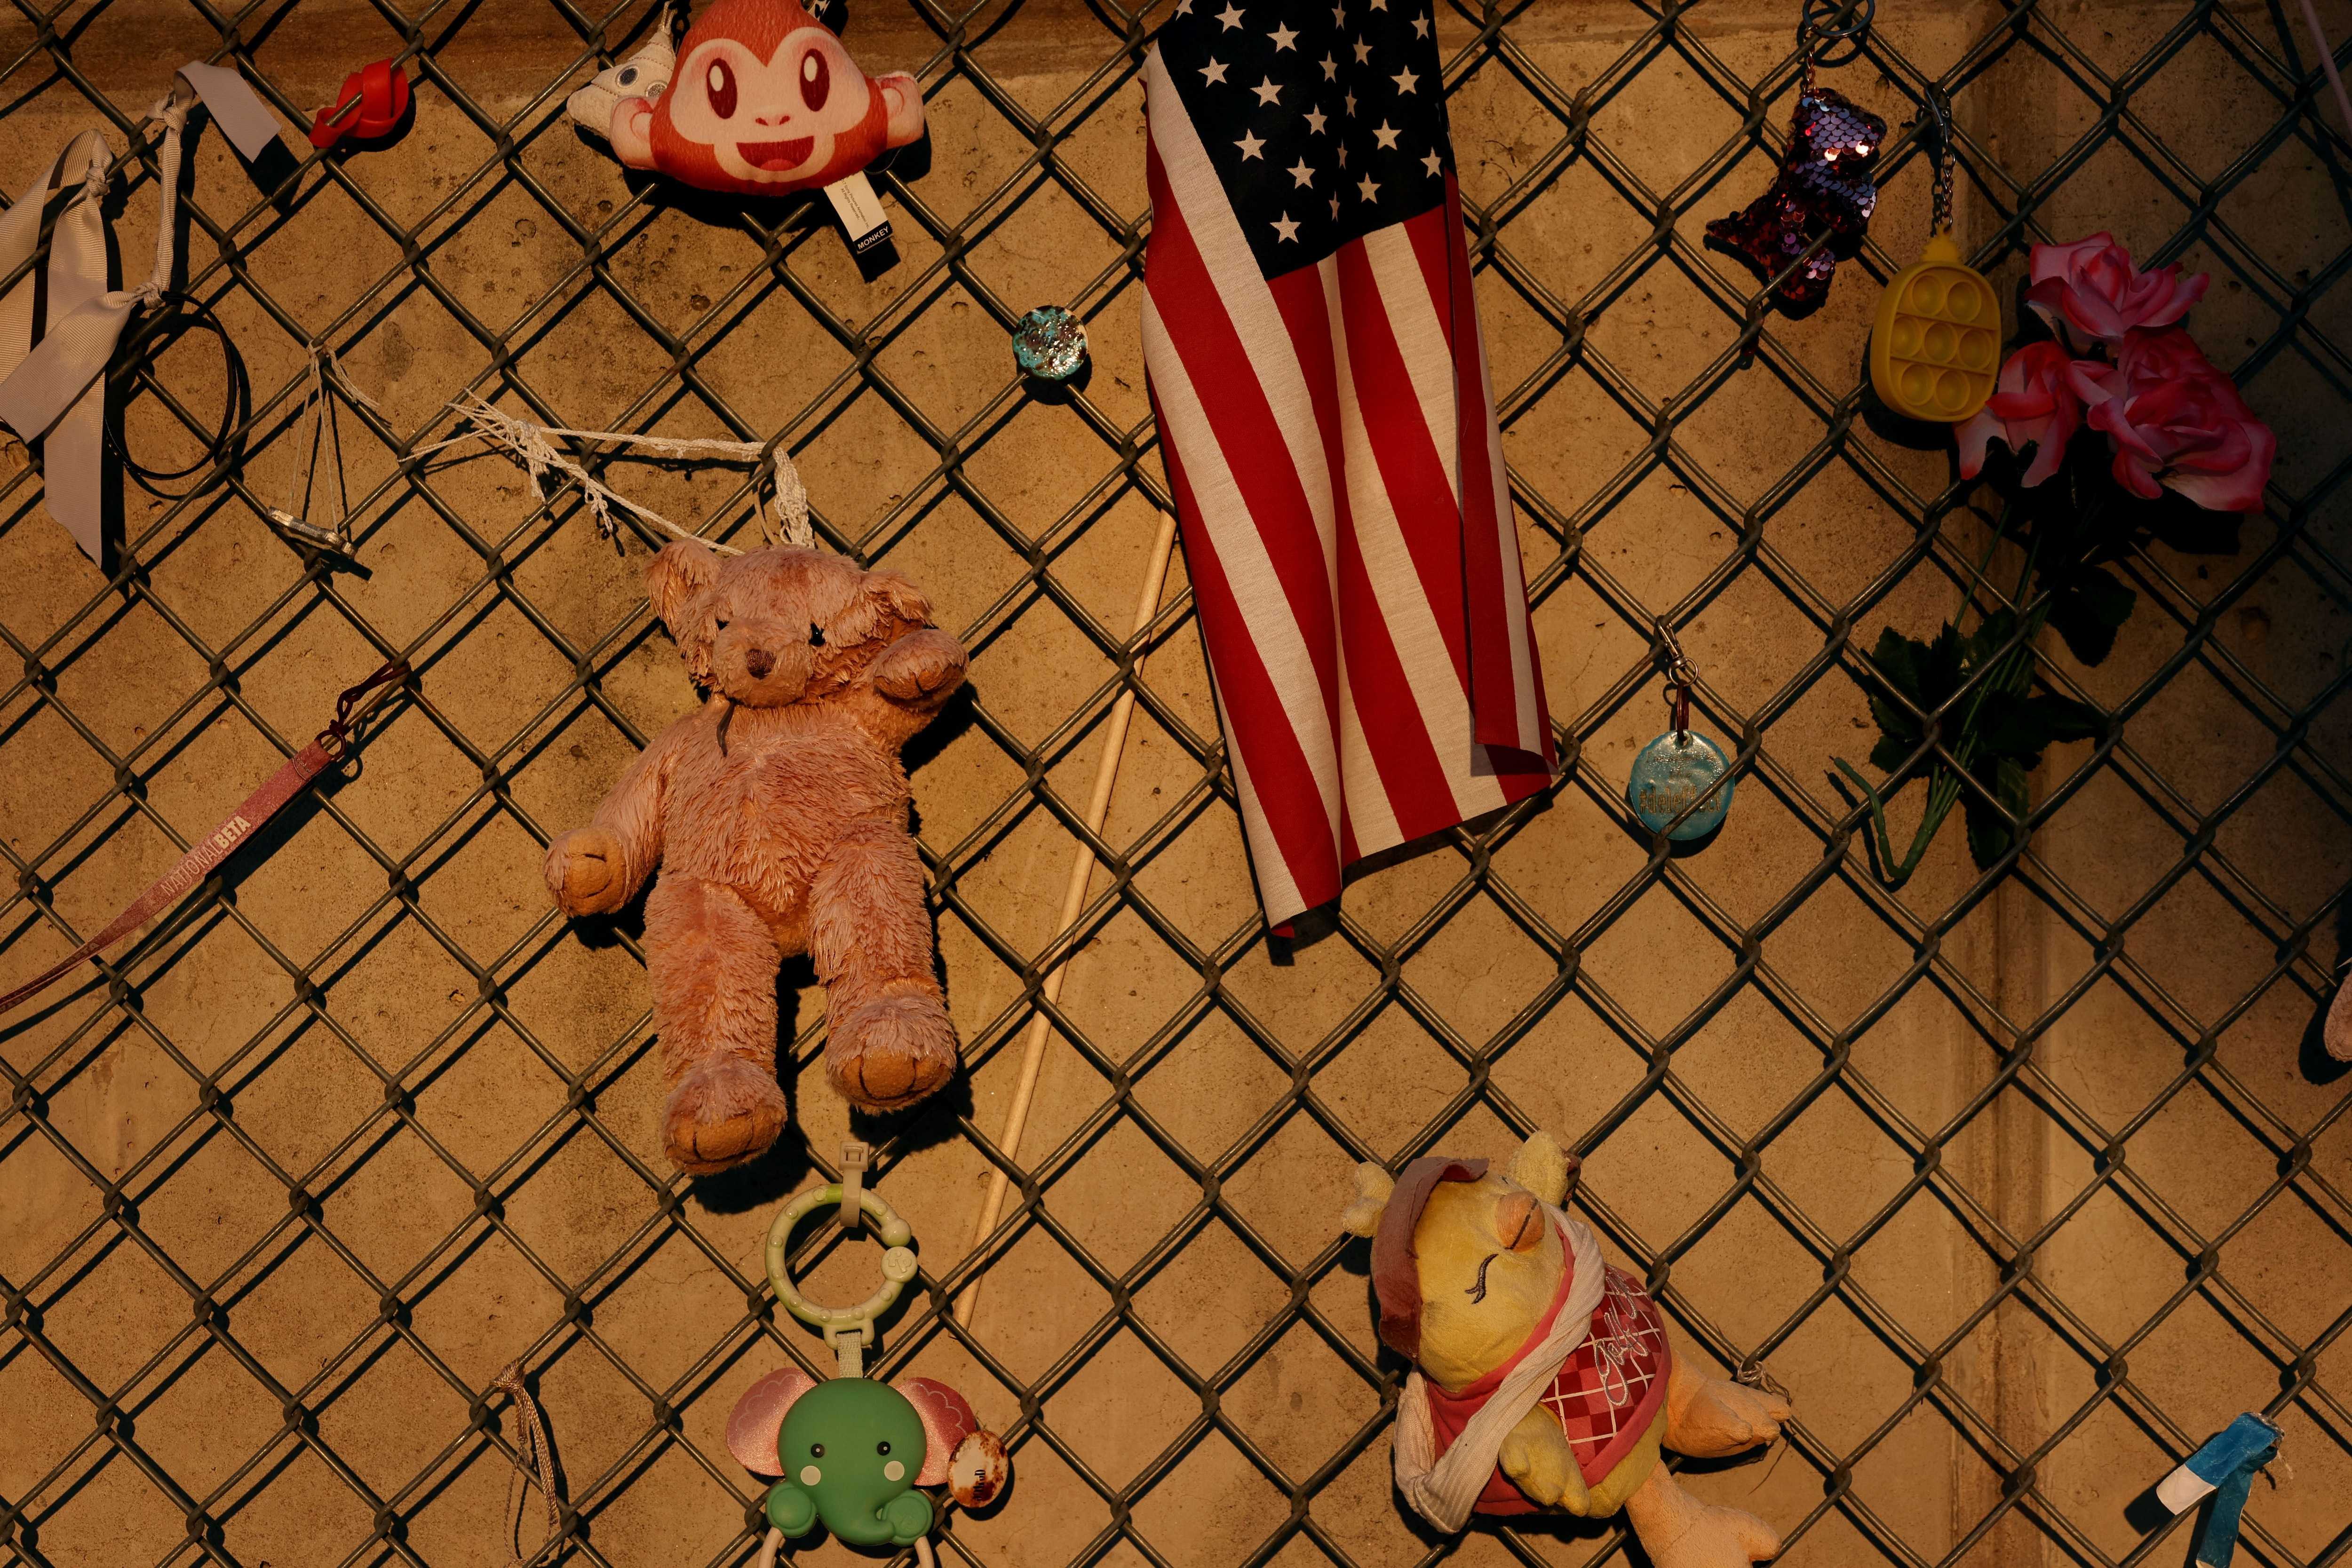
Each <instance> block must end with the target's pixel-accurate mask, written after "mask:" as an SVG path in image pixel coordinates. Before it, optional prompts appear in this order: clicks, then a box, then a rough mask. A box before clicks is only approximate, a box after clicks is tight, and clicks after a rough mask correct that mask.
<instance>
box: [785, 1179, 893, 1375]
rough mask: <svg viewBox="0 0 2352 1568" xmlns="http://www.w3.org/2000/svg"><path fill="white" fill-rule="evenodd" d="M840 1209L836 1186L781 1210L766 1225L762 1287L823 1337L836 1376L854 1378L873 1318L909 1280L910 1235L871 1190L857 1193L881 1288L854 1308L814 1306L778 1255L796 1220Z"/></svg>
mask: <svg viewBox="0 0 2352 1568" xmlns="http://www.w3.org/2000/svg"><path fill="white" fill-rule="evenodd" d="M828 1207H830V1208H835V1209H838V1208H839V1207H841V1184H840V1183H839V1182H835V1183H833V1184H831V1185H830V1186H817V1187H811V1188H810V1189H809V1190H808V1191H806V1192H804V1193H803V1194H801V1195H800V1197H796V1198H794V1199H793V1201H792V1202H790V1203H788V1204H786V1205H785V1206H784V1211H783V1212H782V1214H779V1215H778V1216H776V1222H775V1223H774V1224H773V1225H771V1226H770V1227H768V1283H769V1284H770V1285H772V1286H773V1287H774V1289H775V1292H776V1300H778V1301H782V1303H783V1304H784V1309H785V1310H786V1311H787V1312H791V1313H792V1314H793V1316H794V1317H796V1318H798V1319H800V1321H801V1322H804V1323H806V1324H808V1326H809V1327H811V1328H813V1329H814V1330H816V1331H817V1332H818V1333H822V1334H824V1343H827V1344H829V1345H831V1346H833V1352H834V1354H835V1357H837V1358H838V1359H839V1361H840V1363H841V1368H842V1370H841V1375H843V1376H845V1377H856V1376H857V1375H859V1363H860V1361H861V1359H862V1358H861V1357H860V1356H859V1354H858V1352H859V1350H860V1348H861V1347H863V1346H865V1345H869V1344H871V1343H874V1320H875V1319H877V1318H878V1317H880V1316H881V1315H882V1314H883V1313H884V1312H888V1311H889V1310H890V1307H891V1305H892V1303H893V1302H895V1301H898V1292H899V1291H902V1290H904V1289H906V1285H907V1281H909V1280H911V1279H913V1278H914V1277H915V1251H914V1248H913V1246H912V1243H913V1241H914V1239H915V1231H914V1228H913V1227H912V1226H910V1225H908V1223H907V1222H906V1221H905V1220H903V1219H901V1218H898V1210H897V1209H895V1208H892V1207H890V1206H889V1205H888V1204H887V1203H885V1202H883V1201H882V1199H881V1198H880V1197H877V1196H876V1195H875V1194H874V1193H873V1192H872V1191H871V1190H866V1191H863V1192H860V1193H859V1194H858V1195H857V1207H858V1210H859V1212H860V1213H862V1214H863V1215H865V1217H866V1218H867V1219H868V1220H869V1221H871V1222H872V1224H873V1228H874V1234H875V1236H876V1237H877V1238H878V1239H880V1241H881V1242H882V1245H883V1247H884V1248H885V1250H884V1252H883V1254H882V1284H881V1287H880V1288H879V1289H877V1291H875V1292H874V1293H873V1294H872V1295H870V1296H868V1297H866V1299H865V1300H864V1301H860V1302H858V1303H857V1305H856V1306H854V1307H827V1306H820V1305H819V1304H817V1303H816V1302H814V1301H810V1300H809V1299H808V1298H807V1297H806V1296H804V1295H803V1294H801V1291H800V1287H799V1286H797V1285H795V1284H793V1276H792V1271H791V1270H790V1269H789V1268H788V1267H787V1266H786V1264H785V1261H784V1251H785V1249H787V1248H788V1247H790V1246H791V1245H792V1239H793V1230H794V1228H797V1227H798V1226H799V1224H800V1222H801V1221H802V1220H803V1219H805V1218H808V1217H809V1216H810V1215H811V1214H813V1213H814V1212H815V1211H816V1210H818V1209H820V1208H828Z"/></svg>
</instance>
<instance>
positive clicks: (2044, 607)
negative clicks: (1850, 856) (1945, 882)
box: [1835, 502, 2052, 887]
mask: <svg viewBox="0 0 2352 1568" xmlns="http://www.w3.org/2000/svg"><path fill="white" fill-rule="evenodd" d="M2008 521H2009V507H2008V504H2007V503H2006V502H2003V504H2002V506H2001V515H2000V519H1999V520H1998V521H1997V522H1996V523H1995V525H1994V528H1993V538H1992V545H1991V547H1989V548H1988V549H1986V551H1985V558H1984V560H1983V561H1982V562H1981V563H1979V566H1978V568H1977V575H1976V576H1975V577H1974V578H1972V579H1970V580H1969V585H1968V587H1966V588H1964V589H1962V590H1961V592H1960V610H1961V612H1962V613H1965V612H1966V611H1967V609H1968V601H1969V595H1970V594H1971V593H1972V592H1973V591H1975V587H1976V584H1977V583H1978V582H1979V581H1981V580H1983V576H1984V573H1985V571H1986V570H1987V569H1988V568H1990V565H1991V564H1992V550H1993V549H1997V548H1999V546H2000V540H2001V538H2003V536H2004V535H2005V534H2006V532H2007V531H2008ZM2042 533H2043V530H2042V529H2038V528H2037V529H2035V530H2034V536H2033V538H2032V542H2030V543H2029V544H2028V545H2027V546H2026V549H2025V559H2024V562H2023V563H2022V565H2021V567H2020V569H2019V571H2018V578H2017V590H2016V591H2015V592H2014V593H2013V594H2012V595H2011V599H2010V602H2011V603H2012V604H2018V603H2023V602H2024V601H2025V595H2026V592H2027V591H2028V590H2029V589H2030V588H2031V587H2032V583H2033V568H2034V564H2035V560H2036V558H2037V557H2038V556H2039V555H2040V553H2041V549H2042ZM2051 604H2052V596H2051V595H2050V594H2048V593H2046V592H2045V593H2043V594H2042V596H2041V597H2040V598H2039V599H2036V600H2035V601H2033V602H2032V604H2031V605H2029V606H2028V607H2027V609H2026V612H2025V614H2024V616H2023V618H2022V619H2021V621H2020V622H2019V623H2018V628H2019V634H2018V637H2017V640H2016V643H2015V645H2014V646H2013V647H2011V648H2008V649H2006V650H2004V651H2003V652H2002V653H2000V654H1999V655H1998V656H1996V657H1995V659H1994V661H1993V664H1992V668H1991V670H1990V672H1989V673H1985V672H1979V673H1978V675H1979V678H1978V679H1977V680H1976V681H1975V683H1974V685H1973V687H1972V689H1971V690H1970V691H1969V695H1968V697H1967V699H1966V701H1965V702H1964V703H1963V704H1962V706H1961V708H1960V711H1959V714H1958V721H1957V724H1956V725H1955V727H1956V728H1957V730H1958V736H1959V738H1958V740H1957V741H1955V742H1954V743H1953V746H1952V760H1951V761H1950V762H1948V763H1946V762H1943V761H1940V760H1937V761H1930V762H1929V763H1928V779H1927V810H1925V811H1924V812H1922V813H1921V814H1920V818H1919V825H1918V827H1917V828H1916V830H1915V831H1913V832H1912V835H1911V844H1910V847H1909V849H1908V850H1906V852H1904V854H1903V855H1902V857H1901V858H1900V859H1899V860H1898V859H1897V858H1896V857H1895V845H1894V841H1893V839H1892V837H1891V836H1890V835H1889V834H1888V832H1887V830H1886V810H1885V800H1884V799H1883V798H1882V797H1881V795H1880V794H1879V792H1878V790H1876V789H1874V788H1872V787H1871V784H1870V782H1869V780H1867V779H1864V778H1863V776H1862V774H1861V773H1860V772H1859V771H1858V770H1857V769H1856V768H1854V767H1853V764H1852V763H1850V762H1848V761H1846V760H1845V759H1844V758H1836V759H1835V760H1836V762H1837V766H1838V768H1839V769H1840V770H1841V771H1843V773H1844V774H1845V776H1846V778H1847V779H1850V780H1852V781H1853V784H1854V785H1855V786H1856V787H1858V788H1859V789H1861V790H1862V792H1863V794H1864V797H1865V798H1866V799H1867V800H1869V802H1870V817H1871V822H1872V825H1873V827H1874V829H1875V830H1876V832H1877V848H1878V861H1879V865H1880V867H1881V871H1880V879H1881V880H1882V881H1884V882H1885V883H1886V885H1887V886H1889V887H1901V886H1902V885H1903V884H1904V883H1906V882H1908V881H1910V880H1911V873H1913V872H1915V871H1916V870H1918V869H1919V862H1920V861H1921V860H1922V859H1923V858H1925V857H1926V855H1927V846H1928V845H1929V844H1931V843H1933V842H1935V841H1936V834H1937V832H1938V831H1941V830H1942V828H1943V826H1944V820H1945V819H1946V818H1947V817H1949V816H1950V815H1951V814H1952V809H1953V808H1954V807H1955V806H1958V804H1959V803H1960V797H1961V794H1962V792H1963V791H1964V790H1965V789H1967V787H1968V785H1967V779H1968V776H1969V773H1970V771H1971V770H1972V769H1973V768H1974V767H1975V765H1976V759H1977V750H1978V747H1979V744H1980V743H1979V739H1978V731H1977V715H1978V713H1979V710H1981V709H1982V707H1983V706H1984V702H1985V698H1986V697H1987V696H1988V695H1990V694H1991V693H1993V692H1996V691H1998V692H2001V693H2004V694H2007V695H2018V694H2020V693H2021V692H2023V691H2024V689H2025V688H2026V686H2027V685H2029V684H2031V682H2032V674H2033V639H2034V638H2035V637H2037V636H2039V635H2040V634H2041V632H2042V626H2043V624H2044V623H2045V622H2048V620H2049V619H2050V608H2051ZM1953 623H1954V625H1955V626H1957V625H1958V616H1957V615H1956V616H1955V617H1954V620H1953ZM1945 724H1946V720H1945V719H1943V718H1937V719H1935V720H1934V725H1935V733H1936V734H1938V735H1940V734H1942V733H1943V731H1944V727H1945Z"/></svg>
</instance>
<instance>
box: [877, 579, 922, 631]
mask: <svg viewBox="0 0 2352 1568" xmlns="http://www.w3.org/2000/svg"><path fill="white" fill-rule="evenodd" d="M866 599H867V600H868V601H870V602H871V603H872V604H873V606H874V612H875V614H876V616H877V619H878V618H882V617H888V618H890V619H894V620H898V621H903V622H906V623H907V624H908V625H909V626H928V625H929V624H930V623H931V601H929V599H926V598H925V597H923V591H922V590H921V589H919V588H917V587H916V586H915V585H914V584H913V583H911V582H909V581H908V580H906V579H905V578H903V577H900V576H899V575H898V573H897V572H895V571H876V572H868V573H867V574H866Z"/></svg>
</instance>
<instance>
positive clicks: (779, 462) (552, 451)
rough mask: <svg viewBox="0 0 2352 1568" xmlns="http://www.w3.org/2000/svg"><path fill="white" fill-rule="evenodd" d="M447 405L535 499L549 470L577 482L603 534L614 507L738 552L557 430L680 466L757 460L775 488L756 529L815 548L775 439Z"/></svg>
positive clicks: (802, 500) (612, 528)
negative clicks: (506, 459)
mask: <svg viewBox="0 0 2352 1568" xmlns="http://www.w3.org/2000/svg"><path fill="white" fill-rule="evenodd" d="M448 407H449V411H450V412H451V413H455V414H457V415H458V416H459V417H460V418H462V419H464V420H465V421H466V422H467V423H468V424H471V425H472V426H473V427H474V434H476V435H478V436H479V437H480V438H481V439H482V440H484V441H487V442H488V443H489V444H491V445H492V446H494V447H497V448H498V449H499V451H501V452H504V453H506V454H507V455H509V456H510V457H513V458H515V459H516V460H517V461H519V462H520V463H521V464H522V465H523V468H524V470H525V471H526V472H527V473H529V474H530V486H531V490H532V492H533V493H534V494H536V495H537V496H538V497H539V498H540V500H541V501H542V502H544V501H546V500H547V499H549V496H548V490H547V476H549V475H550V474H554V475H557V476H560V478H559V480H558V483H559V484H560V483H561V482H562V480H567V479H568V480H570V481H571V482H572V484H574V485H577V486H580V494H581V498H582V499H583V501H585V502H586V503H587V507H588V511H589V514H590V515H591V516H593V517H594V518H595V519H596V531H597V532H598V533H599V534H602V535H603V536H604V538H613V537H614V536H615V535H616V534H618V533H619V532H620V520H619V519H618V518H617V517H614V515H613V508H614V507H621V508H623V509H625V510H626V511H628V512H629V513H631V514H632V515H633V516H635V517H639V518H642V519H643V520H645V521H646V522H648V523H650V524H652V525H653V526H654V527H656V528H661V529H664V530H666V531H667V532H668V533H671V534H674V535H676V536H677V538H682V539H696V540H698V541H700V542H701V543H703V544H705V545H708V546H709V548H710V549H714V550H717V551H718V552H719V554H721V555H740V554H742V553H743V552H742V550H741V549H740V548H738V547H737V546H734V545H729V544H720V543H719V542H718V541H716V540H713V539H705V538H702V536H701V535H699V534H698V533H696V532H695V531H694V530H693V529H691V528H684V527H681V526H680V525H678V524H677V523H674V522H671V521H670V520H669V519H668V518H667V517H663V516H662V515H661V514H660V513H658V512H656V511H654V510H652V509H651V508H649V507H641V506H639V505H637V504H636V503H635V501H632V500H630V499H629V498H628V497H625V496H624V495H621V494H620V493H619V492H617V491H615V490H614V489H613V488H612V487H611V486H607V485H604V483H602V482H601V481H599V480H598V479H597V478H596V477H595V476H593V475H592V474H590V473H589V472H588V470H587V469H585V468H583V467H582V466H581V465H579V464H578V463H576V462H574V461H573V460H572V458H571V457H569V456H567V455H564V453H563V452H562V450H561V449H559V448H558V447H557V446H556V444H555V443H554V442H553V441H552V440H551V437H553V436H559V435H561V436H568V437H570V438H571V439H572V440H575V441H611V442H617V443H619V444H622V445H624V446H635V447H639V448H642V449H643V450H645V451H646V452H649V453H651V454H653V455H655V456H656V457H667V458H671V459H674V460H676V461H678V462H685V463H699V462H709V461H712V460H718V461H724V462H738V463H744V462H748V463H764V464H766V465H767V466H768V470H769V474H770V476H771V479H772V482H773V484H774V486H775V494H774V496H773V497H772V498H771V504H772V506H773V507H774V508H775V514H776V526H775V527H773V528H771V527H770V526H769V525H768V519H767V517H766V515H765V514H764V513H761V514H759V516H760V527H761V532H762V533H764V534H765V535H766V536H767V538H768V539H769V542H770V543H782V544H787V545H791V546H793V548H795V549H816V548H817V545H816V529H815V528H814V526H813V525H812V524H811V523H810V521H809V506H808V487H807V486H805V485H803V484H802V483H801V476H800V470H799V469H798V468H796V467H794V466H793V460H792V457H791V456H790V455H788V454H787V453H786V452H785V451H784V445H783V442H782V438H781V437H780V438H779V439H778V440H777V441H776V442H775V444H773V445H772V446H771V445H768V444H762V443H760V442H755V441H718V440H713V439H710V438H709V437H706V436H680V435H648V434H641V433H638V432H635V431H626V430H569V429H566V428H564V427H562V426H561V425H550V424H540V423H535V422H533V421H531V420H528V419H524V418H522V417H521V416H520V415H519V414H512V413H507V412H506V411H505V410H504V409H501V408H499V407H497V406H495V405H493V404H492V403H491V402H488V400H487V399H485V398H484V397H482V396H481V394H479V393H478V392H466V393H464V394H462V395H460V396H459V397H457V398H455V399H453V400H452V401H451V402H450V403H449V404H448ZM465 439H466V437H465V436H462V435H460V436H453V437H451V438H450V439H449V440H447V441H443V442H437V443H436V444H433V445H431V446H426V447H420V448H418V449H417V451H416V453H415V455H417V456H423V455H425V454H426V453H431V452H438V451H440V450H441V449H442V448H444V447H447V446H454V445H456V444H457V443H458V442H461V441H463V440H465Z"/></svg>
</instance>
